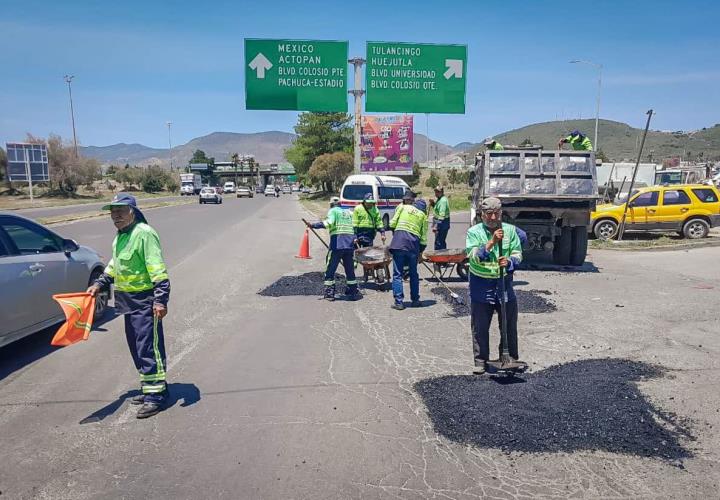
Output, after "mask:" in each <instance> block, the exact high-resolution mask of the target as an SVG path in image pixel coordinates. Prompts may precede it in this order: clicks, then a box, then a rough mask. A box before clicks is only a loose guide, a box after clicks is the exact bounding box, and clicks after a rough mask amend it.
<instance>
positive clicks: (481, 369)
mask: <svg viewBox="0 0 720 500" xmlns="http://www.w3.org/2000/svg"><path fill="white" fill-rule="evenodd" d="M486 371H487V368H486V366H485V361H483V362H482V363H480V364H479V365H475V367H474V368H473V374H474V375H483V374H484V373H485V372H486Z"/></svg>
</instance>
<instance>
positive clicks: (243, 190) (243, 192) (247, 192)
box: [235, 186, 255, 198]
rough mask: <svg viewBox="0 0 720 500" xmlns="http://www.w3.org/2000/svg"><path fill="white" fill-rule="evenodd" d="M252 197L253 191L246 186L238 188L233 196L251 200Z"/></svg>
mask: <svg viewBox="0 0 720 500" xmlns="http://www.w3.org/2000/svg"><path fill="white" fill-rule="evenodd" d="M254 195H255V193H253V190H252V189H250V188H249V187H247V186H239V187H238V188H237V191H236V192H235V196H237V197H238V198H243V197H245V198H252V197H253V196H254Z"/></svg>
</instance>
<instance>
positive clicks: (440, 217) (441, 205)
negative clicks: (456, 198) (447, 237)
mask: <svg viewBox="0 0 720 500" xmlns="http://www.w3.org/2000/svg"><path fill="white" fill-rule="evenodd" d="M449 217H450V203H448V199H447V196H442V197H441V198H440V199H439V200H438V201H436V202H435V206H434V207H433V219H434V220H435V221H437V222H441V221H444V220H445V219H447V218H449Z"/></svg>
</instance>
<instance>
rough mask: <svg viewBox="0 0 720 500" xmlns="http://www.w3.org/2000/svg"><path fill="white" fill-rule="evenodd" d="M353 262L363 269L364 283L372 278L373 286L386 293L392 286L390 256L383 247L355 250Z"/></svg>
mask: <svg viewBox="0 0 720 500" xmlns="http://www.w3.org/2000/svg"><path fill="white" fill-rule="evenodd" d="M355 260H356V261H357V262H359V263H360V265H362V267H363V274H364V280H365V283H367V281H368V278H369V277H370V276H373V278H374V280H375V284H376V285H378V286H379V287H381V290H383V291H387V290H389V289H390V287H391V286H392V282H391V279H392V277H391V275H390V263H391V262H392V255H391V254H390V252H389V251H388V249H387V248H385V247H378V246H373V247H364V248H358V249H356V250H355Z"/></svg>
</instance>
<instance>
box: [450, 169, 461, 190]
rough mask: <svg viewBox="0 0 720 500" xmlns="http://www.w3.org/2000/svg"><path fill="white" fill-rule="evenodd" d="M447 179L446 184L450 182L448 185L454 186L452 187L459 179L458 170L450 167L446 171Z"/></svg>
mask: <svg viewBox="0 0 720 500" xmlns="http://www.w3.org/2000/svg"><path fill="white" fill-rule="evenodd" d="M447 180H448V184H450V186H452V187H453V188H454V187H455V184H457V183H458V182H460V180H459V178H458V171H457V170H455V169H454V168H451V169H450V170H449V171H448V176H447Z"/></svg>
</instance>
